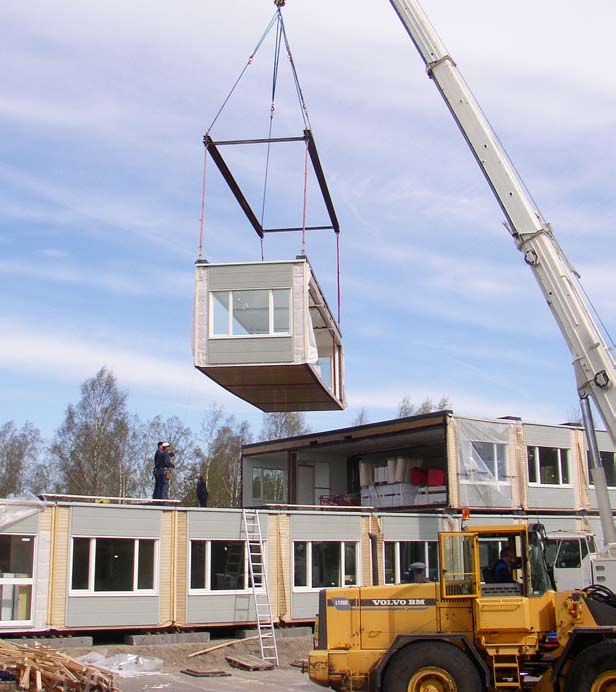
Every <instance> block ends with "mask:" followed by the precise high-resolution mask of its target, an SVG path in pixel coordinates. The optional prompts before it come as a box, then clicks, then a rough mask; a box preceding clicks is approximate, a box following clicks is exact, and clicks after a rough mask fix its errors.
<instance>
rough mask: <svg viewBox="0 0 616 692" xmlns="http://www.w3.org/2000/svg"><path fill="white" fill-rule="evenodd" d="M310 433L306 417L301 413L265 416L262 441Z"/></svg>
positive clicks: (286, 412) (292, 412) (266, 414)
mask: <svg viewBox="0 0 616 692" xmlns="http://www.w3.org/2000/svg"><path fill="white" fill-rule="evenodd" d="M309 432H310V428H309V427H308V425H307V423H306V417H305V415H304V414H303V413H302V412H301V411H285V412H281V413H265V414H263V428H262V429H261V436H260V437H261V440H280V439H282V438H285V437H295V436H297V435H306V434H307V433H309Z"/></svg>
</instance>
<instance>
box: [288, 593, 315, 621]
mask: <svg viewBox="0 0 616 692" xmlns="http://www.w3.org/2000/svg"><path fill="white" fill-rule="evenodd" d="M318 612H319V592H318V591H315V592H308V593H294V594H293V595H292V596H291V619H292V620H314V616H315V615H316V614H317V613H318Z"/></svg>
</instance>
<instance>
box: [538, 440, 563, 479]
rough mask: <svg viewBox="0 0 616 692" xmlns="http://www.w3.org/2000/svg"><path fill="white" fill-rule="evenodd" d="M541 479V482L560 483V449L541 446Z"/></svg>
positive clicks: (539, 449)
mask: <svg viewBox="0 0 616 692" xmlns="http://www.w3.org/2000/svg"><path fill="white" fill-rule="evenodd" d="M538 451H539V479H540V482H541V483H546V484H549V485H558V483H559V471H558V467H559V458H558V450H557V449H554V447H539V448H538Z"/></svg>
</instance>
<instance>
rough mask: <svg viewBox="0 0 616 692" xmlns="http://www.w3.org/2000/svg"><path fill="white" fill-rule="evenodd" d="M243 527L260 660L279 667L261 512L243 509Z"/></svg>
mask: <svg viewBox="0 0 616 692" xmlns="http://www.w3.org/2000/svg"><path fill="white" fill-rule="evenodd" d="M242 527H243V530H244V540H245V544H246V554H247V558H248V568H249V575H250V584H251V586H252V595H253V600H254V606H255V619H256V621H257V631H258V634H259V646H260V648H261V658H262V659H263V660H264V661H272V662H273V663H275V665H278V646H277V644H276V632H275V631H274V619H273V617H272V607H271V603H270V597H269V587H268V581H267V565H266V564H265V555H264V552H263V536H262V534H261V522H260V520H259V512H258V511H257V510H255V509H243V510H242Z"/></svg>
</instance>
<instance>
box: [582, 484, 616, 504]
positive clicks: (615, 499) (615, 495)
mask: <svg viewBox="0 0 616 692" xmlns="http://www.w3.org/2000/svg"><path fill="white" fill-rule="evenodd" d="M607 493H608V495H609V497H610V507H611V508H612V510H614V509H616V490H609V489H608V491H607ZM588 495H589V499H590V506H591V507H592V508H593V509H597V493H596V491H595V487H594V485H593V487H592V488H589V489H588Z"/></svg>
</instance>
